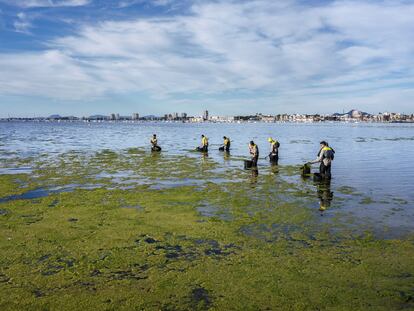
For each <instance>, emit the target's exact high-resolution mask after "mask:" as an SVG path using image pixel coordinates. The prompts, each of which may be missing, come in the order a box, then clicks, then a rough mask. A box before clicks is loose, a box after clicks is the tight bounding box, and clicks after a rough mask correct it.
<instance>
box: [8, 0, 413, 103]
mask: <svg viewBox="0 0 414 311" xmlns="http://www.w3.org/2000/svg"><path fill="white" fill-rule="evenodd" d="M25 2H26V4H27V3H29V2H30V1H25ZM32 2H43V1H40V0H39V1H32ZM63 2H67V3H69V2H71V3H72V4H74V3H78V4H79V3H81V2H86V1H61V2H60V3H63ZM57 3H58V2H55V4H57ZM191 13H192V14H188V15H177V16H174V17H169V18H144V19H143V18H141V19H137V20H129V21H103V22H100V23H97V24H89V25H83V26H82V27H80V28H79V30H78V31H77V32H76V33H74V34H73V35H71V36H64V37H60V38H56V39H55V40H53V41H51V42H48V43H47V49H48V50H47V51H45V52H42V53H38V52H36V53H34V52H33V53H30V52H29V53H25V54H15V55H5V54H3V55H2V54H0V73H1V74H0V93H1V94H34V95H41V96H46V97H51V98H63V99H74V100H77V99H81V98H92V97H99V96H105V94H109V93H128V92H148V93H149V94H152V96H155V97H159V98H163V99H168V98H173V97H174V95H175V94H181V95H183V96H186V95H188V96H191V94H205V95H206V96H208V95H209V94H215V95H218V94H221V93H223V92H230V91H231V92H237V91H238V90H247V91H250V92H256V93H257V94H258V96H260V94H261V93H263V94H267V95H266V98H267V99H266V100H267V101H268V102H277V101H279V102H283V101H286V102H292V103H294V102H309V104H310V103H324V102H328V101H331V102H332V101H334V100H336V99H335V94H337V96H339V97H341V98H343V100H352V97H353V96H354V97H355V99H357V98H359V96H362V97H363V98H364V100H363V102H367V98H371V99H372V102H373V103H374V102H375V101H377V100H379V99H378V96H377V95H376V94H380V92H379V91H378V89H381V88H383V89H390V88H391V90H398V88H399V86H398V84H401V83H414V78H413V77H414V65H413V62H412V55H413V54H414V19H412V16H414V5H413V4H408V3H404V2H379V1H378V2H372V1H367V2H361V1H358V2H356V1H338V2H335V3H333V4H330V5H324V6H314V7H312V6H304V5H301V4H298V3H297V2H295V1H277V2H276V1H270V0H269V1H265V0H258V1H249V2H243V3H235V2H228V1H222V2H211V3H205V2H199V4H195V5H193V7H192V12H191ZM396 73H398V75H396ZM358 92H359V94H357V93H358ZM389 92H391V91H389ZM269 93H271V94H274V96H272V97H269V96H268V94H269ZM387 94H389V93H387ZM403 94H408V95H411V94H409V93H407V92H405V93H404V92H403ZM408 95H407V96H408ZM366 96H368V97H366ZM401 97H404V96H403V95H401V96H400V97H399V99H400V100H402V101H403V102H404V103H407V102H408V100H411V99H410V98H408V97H407V98H405V97H404V98H405V99H401ZM386 98H390V97H386ZM338 100H339V99H338ZM257 101H260V100H259V99H258V100H257ZM381 102H383V100H381Z"/></svg>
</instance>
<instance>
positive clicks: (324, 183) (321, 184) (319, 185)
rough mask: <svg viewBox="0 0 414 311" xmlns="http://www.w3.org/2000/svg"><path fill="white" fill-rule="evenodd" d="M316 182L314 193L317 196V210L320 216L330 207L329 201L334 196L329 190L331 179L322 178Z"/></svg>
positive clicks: (330, 201)
mask: <svg viewBox="0 0 414 311" xmlns="http://www.w3.org/2000/svg"><path fill="white" fill-rule="evenodd" d="M315 183H316V194H317V196H318V198H319V211H320V212H321V216H323V213H324V212H325V211H326V210H327V209H329V208H330V207H331V203H332V200H333V197H334V193H333V191H331V180H330V179H324V180H321V181H318V182H315Z"/></svg>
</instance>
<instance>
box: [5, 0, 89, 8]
mask: <svg viewBox="0 0 414 311" xmlns="http://www.w3.org/2000/svg"><path fill="white" fill-rule="evenodd" d="M0 2H4V3H7V4H10V5H15V6H18V7H21V8H35V7H59V6H83V5H86V4H89V3H90V2H91V0H0Z"/></svg>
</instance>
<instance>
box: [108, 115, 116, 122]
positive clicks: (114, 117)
mask: <svg viewBox="0 0 414 311" xmlns="http://www.w3.org/2000/svg"><path fill="white" fill-rule="evenodd" d="M109 120H112V121H114V120H116V115H115V113H111V115H110V116H109Z"/></svg>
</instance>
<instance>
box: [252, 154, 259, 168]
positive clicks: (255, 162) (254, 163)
mask: <svg viewBox="0 0 414 311" xmlns="http://www.w3.org/2000/svg"><path fill="white" fill-rule="evenodd" d="M258 159H259V157H258V156H255V157H253V158H252V162H253V163H252V167H257V160H258Z"/></svg>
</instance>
